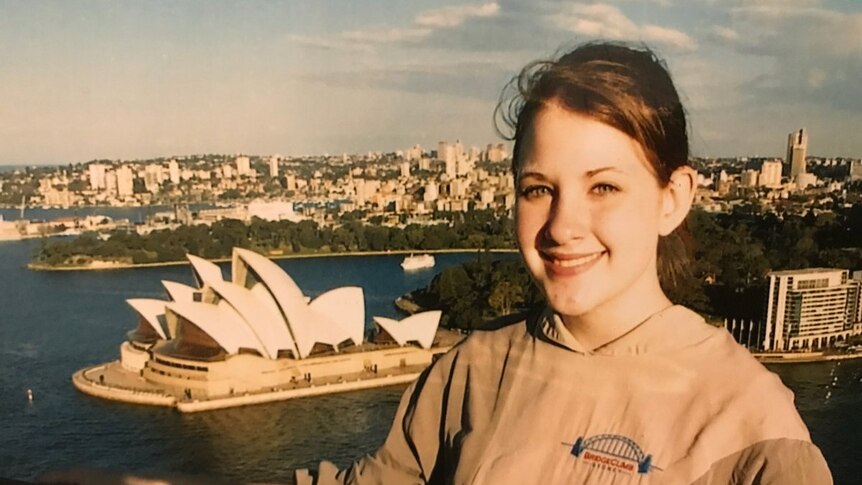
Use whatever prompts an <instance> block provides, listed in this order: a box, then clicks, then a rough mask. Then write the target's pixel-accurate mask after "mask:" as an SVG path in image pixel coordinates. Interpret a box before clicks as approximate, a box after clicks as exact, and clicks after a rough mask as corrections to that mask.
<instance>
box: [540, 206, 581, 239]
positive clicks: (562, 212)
mask: <svg viewBox="0 0 862 485" xmlns="http://www.w3.org/2000/svg"><path fill="white" fill-rule="evenodd" d="M590 219H591V216H590V211H589V209H588V207H587V204H586V203H585V201H583V200H574V199H572V198H564V197H559V198H556V199H555V200H554V202H553V204H552V205H551V210H550V211H549V213H548V220H547V222H546V223H545V227H544V230H543V234H542V236H543V237H544V238H545V239H546V240H547V242H552V243H553V244H554V245H557V246H562V245H564V244H566V243H567V242H568V241H571V240H575V239H583V238H584V236H585V234H586V233H587V232H588V231H589V227H590Z"/></svg>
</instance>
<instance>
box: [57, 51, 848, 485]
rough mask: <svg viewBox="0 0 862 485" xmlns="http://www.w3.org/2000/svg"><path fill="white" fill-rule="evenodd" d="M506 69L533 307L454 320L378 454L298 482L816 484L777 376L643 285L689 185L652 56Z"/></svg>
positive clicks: (669, 263)
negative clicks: (474, 322)
mask: <svg viewBox="0 0 862 485" xmlns="http://www.w3.org/2000/svg"><path fill="white" fill-rule="evenodd" d="M517 81H518V82H517V86H518V87H519V88H520V89H519V94H518V96H516V97H515V98H514V99H513V100H512V101H511V102H510V103H509V104H508V105H506V106H505V107H504V108H505V109H504V115H505V116H504V117H505V118H506V119H508V120H510V121H511V125H512V126H513V127H514V141H515V146H514V156H513V170H514V173H515V179H516V183H517V187H516V189H517V192H518V199H517V208H516V209H517V210H516V223H517V236H518V244H519V247H520V251H521V255H522V256H523V259H524V262H525V264H526V266H527V268H528V269H529V271H530V273H531V274H532V276H533V278H534V280H535V282H536V283H537V284H538V285H539V286H540V287H541V289H542V290H543V292H544V294H545V296H546V300H547V308H545V309H543V310H542V311H538V312H536V313H535V314H533V315H530V316H528V317H527V318H525V319H517V318H516V319H510V321H500V322H497V323H496V324H495V325H494V326H493V327H494V328H489V329H488V330H485V331H476V332H474V333H472V334H471V335H470V336H469V337H468V338H467V339H466V340H465V341H464V342H462V343H461V344H459V345H458V346H457V347H456V348H454V349H453V350H452V351H450V352H449V353H448V354H446V355H445V356H443V357H442V358H440V359H438V360H437V362H436V363H434V364H433V365H432V366H431V367H430V368H428V369H427V370H426V371H425V372H424V373H423V374H422V375H421V377H420V378H419V379H418V380H417V382H415V383H414V384H413V385H412V386H411V387H410V388H409V389H407V391H406V392H405V394H404V398H403V399H402V401H401V405H400V407H399V409H398V411H397V413H396V416H395V421H394V423H393V425H392V430H391V431H390V433H389V436H388V437H387V439H386V442H385V443H384V444H383V446H382V447H381V448H380V450H379V451H378V452H377V453H375V454H374V455H373V456H368V457H365V458H363V459H361V460H359V461H358V462H357V463H355V464H354V465H353V466H351V467H350V468H348V469H346V470H342V471H339V470H337V469H336V468H335V467H334V466H333V465H332V464H329V463H326V462H324V463H323V464H321V466H320V468H319V470H318V471H317V472H316V473H314V474H309V473H308V472H305V471H302V472H300V473H298V474H297V482H298V483H300V484H308V483H316V484H319V485H325V484H335V483H348V484H386V485H389V484H393V485H400V484H423V483H441V484H444V483H445V484H448V483H453V484H533V483H535V484H555V483H566V484H671V485H673V484H698V485H703V484H722V485H724V484H734V485H749V484H791V483H792V484H803V485H805V484H809V485H813V484H817V485H820V484H828V483H832V479H831V477H830V474H829V469H828V468H827V466H826V463H825V461H824V460H823V456H822V455H821V454H820V451H819V450H818V449H817V447H815V446H814V445H813V444H812V443H811V441H810V438H809V436H808V431H807V430H806V428H805V424H804V423H803V422H802V420H801V419H800V418H799V415H798V414H797V412H796V409H795V408H794V406H793V395H792V393H791V392H790V391H788V390H787V389H786V388H785V387H784V386H783V385H782V384H781V382H780V381H779V379H778V377H776V376H775V375H774V374H772V373H770V372H768V371H767V370H766V369H764V368H763V366H761V365H760V364H759V363H758V362H757V361H755V360H754V359H753V358H752V357H751V355H750V354H749V353H748V351H747V350H745V349H743V348H742V347H740V346H739V345H737V344H736V343H735V342H734V341H733V340H732V338H731V337H730V335H729V334H728V333H727V332H725V331H724V330H722V329H718V328H714V327H711V326H709V325H707V324H706V323H704V321H703V319H702V318H701V317H699V316H698V315H697V314H695V313H693V312H692V311H690V310H688V309H686V308H684V307H681V306H676V305H674V304H673V303H672V302H671V301H670V300H669V299H668V298H667V296H666V295H665V293H664V292H663V291H662V283H665V284H672V282H673V279H674V278H675V275H676V274H677V273H678V270H679V268H680V267H682V266H684V265H685V259H684V252H681V251H679V249H680V247H682V241H684V240H685V235H684V229H683V222H684V220H685V217H686V214H687V213H688V211H689V209H690V207H691V202H692V197H693V194H694V191H695V172H694V170H693V169H692V168H691V167H690V166H689V165H688V138H687V134H686V120H685V112H684V110H683V107H682V105H681V104H680V101H679V97H678V95H677V93H676V89H675V88H674V85H673V83H672V81H671V79H670V76H669V75H668V73H667V71H666V70H665V69H664V67H663V66H662V64H661V63H660V62H659V61H658V60H657V59H656V58H655V56H654V55H653V54H652V53H651V52H649V51H647V50H642V49H633V48H629V47H625V46H621V45H613V44H590V45H585V46H581V47H578V48H576V49H574V50H572V51H571V52H568V53H566V54H565V55H563V56H561V57H560V58H559V59H557V60H555V61H552V62H544V63H538V64H535V65H532V66H528V68H526V69H525V70H524V71H523V72H522V73H521V75H520V76H519V77H518V78H517ZM82 477H83V478H82ZM59 478H60V479H61V480H60V481H64V482H67V483H70V482H75V483H131V482H130V481H128V480H126V478H128V477H125V478H123V480H121V479H120V478H122V477H117V476H116V475H114V474H104V475H98V474H93V472H82V473H79V474H77V475H75V474H68V473H67V474H65V475H60V477H59ZM95 478H99V480H96V479H95ZM124 480H126V481H124ZM55 481H56V480H55ZM135 483H184V481H183V480H179V479H178V480H173V479H166V480H162V481H146V480H138V481H137V482H135ZM188 483H202V482H193V481H189V482H188Z"/></svg>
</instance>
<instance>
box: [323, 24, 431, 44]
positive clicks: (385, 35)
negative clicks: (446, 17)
mask: <svg viewBox="0 0 862 485" xmlns="http://www.w3.org/2000/svg"><path fill="white" fill-rule="evenodd" d="M430 33H431V29H424V28H406V29H400V28H387V29H374V30H355V31H348V32H342V33H341V35H340V36H339V37H340V38H341V39H343V40H346V41H348V42H351V43H354V42H358V43H360V44H388V43H397V42H416V41H419V40H422V39H424V38H425V37H427V36H428V34H430Z"/></svg>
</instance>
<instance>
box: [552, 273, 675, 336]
mask: <svg viewBox="0 0 862 485" xmlns="http://www.w3.org/2000/svg"><path fill="white" fill-rule="evenodd" d="M671 305H673V303H671V301H670V300H669V299H668V298H667V296H666V295H665V294H664V292H663V291H662V289H661V287H660V286H659V284H658V280H657V279H656V281H655V284H654V285H652V284H651V285H649V286H648V287H647V288H644V289H643V290H641V291H637V292H632V291H630V292H627V293H626V294H625V295H620V296H619V297H617V298H613V299H611V300H610V301H607V302H605V303H603V304H602V305H599V306H598V307H596V308H594V309H592V310H590V311H589V312H587V313H584V314H581V315H561V317H562V320H563V323H564V324H565V326H566V328H567V329H568V330H569V332H570V333H571V334H572V336H573V337H575V339H576V340H577V341H578V342H579V343H580V344H581V345H583V347H584V348H585V349H587V350H590V351H593V350H595V349H598V348H599V347H602V346H604V345H606V344H608V343H610V342H612V341H614V340H616V339H618V338H620V337H622V336H623V335H625V334H627V333H629V332H630V331H632V330H633V329H634V328H635V327H637V326H639V325H640V324H641V323H643V322H644V321H646V320H647V319H649V317H651V316H652V315H655V314H656V313H659V312H660V311H662V310H664V309H666V308H667V307H669V306H671Z"/></svg>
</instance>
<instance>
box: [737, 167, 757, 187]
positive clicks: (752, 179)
mask: <svg viewBox="0 0 862 485" xmlns="http://www.w3.org/2000/svg"><path fill="white" fill-rule="evenodd" d="M758 175H759V174H758V172H757V170H753V169H748V170H744V171H743V172H742V175H741V177H740V181H739V183H740V185H742V186H743V187H756V186H757V177H758Z"/></svg>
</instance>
